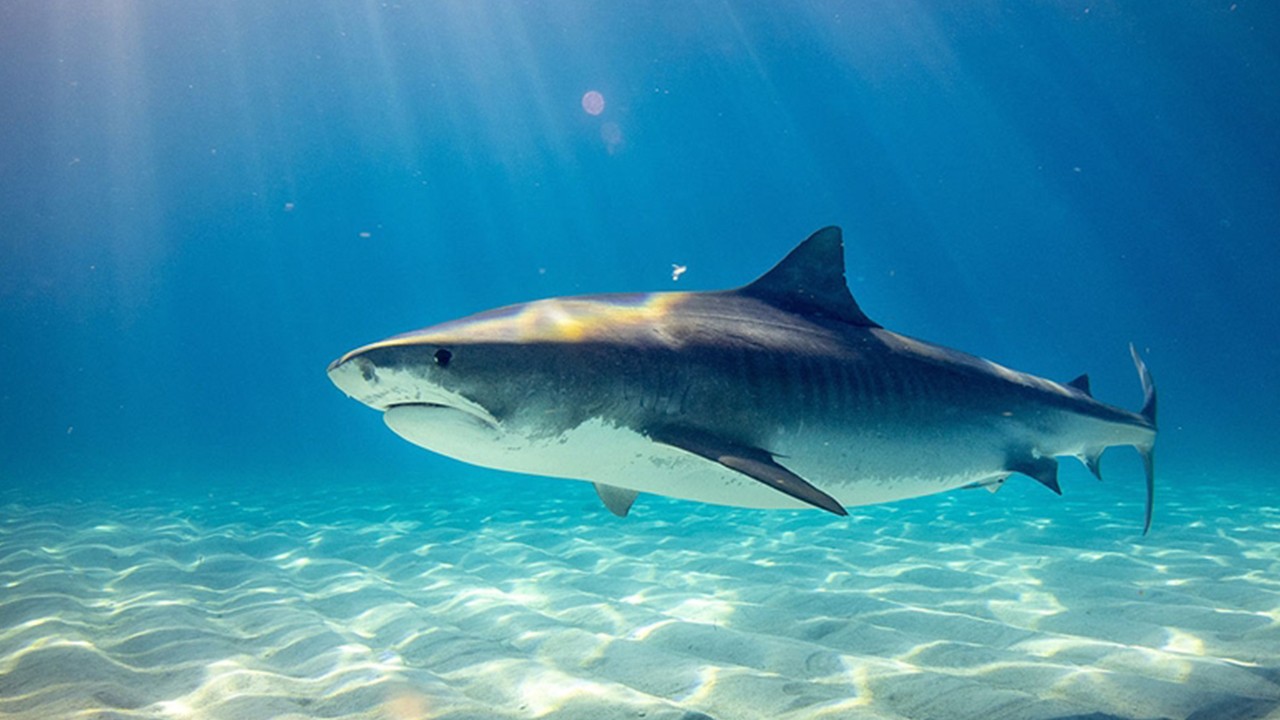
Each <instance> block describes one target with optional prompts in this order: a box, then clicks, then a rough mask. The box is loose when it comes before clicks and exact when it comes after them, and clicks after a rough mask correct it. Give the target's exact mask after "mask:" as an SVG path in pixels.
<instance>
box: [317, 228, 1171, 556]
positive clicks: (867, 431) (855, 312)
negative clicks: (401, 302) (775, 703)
mask: <svg viewBox="0 0 1280 720" xmlns="http://www.w3.org/2000/svg"><path fill="white" fill-rule="evenodd" d="M843 260H844V258H843V243H842V239H841V234H840V231H839V229H838V228H825V229H823V230H820V231H818V232H817V233H815V234H814V235H813V236H811V237H810V238H809V239H808V240H806V241H805V242H804V243H801V244H800V245H799V246H798V247H797V248H796V249H795V250H793V251H792V253H791V254H789V255H788V256H787V257H786V258H785V259H784V260H783V261H782V262H780V263H779V264H778V265H777V266H775V267H774V268H773V269H772V270H770V271H769V272H768V273H766V274H765V275H763V276H762V277H761V278H759V279H758V280H756V281H755V282H753V283H751V284H749V285H747V286H745V287H743V288H739V289H737V290H730V291H719V292H705V293H651V294H630V295H605V296H590V297H578V298H551V299H548V300H541V301H537V302H533V303H527V304H525V305H518V306H512V307H509V308H499V309H497V310H492V311H487V312H484V313H480V314H479V315H476V316H473V317H470V318H463V319H460V320H454V321H450V322H446V323H443V324H441V325H437V326H434V327H431V328H427V329H424V330H420V331H416V332H412V333H406V334H403V335H398V336H395V337H392V338H388V339H387V340H384V341H381V342H376V343H373V344H370V345H366V346H364V347H361V348H359V349H357V350H353V351H351V352H349V353H347V354H345V355H343V356H342V357H341V358H339V359H338V360H337V361H335V362H334V363H333V364H332V365H330V367H329V377H330V379H332V380H333V382H334V384H336V385H337V386H338V387H339V388H340V389H342V390H343V391H344V392H346V393H347V394H348V395H350V396H351V397H353V398H355V399H357V400H359V401H360V402H362V403H364V404H366V405H368V406H370V407H372V408H375V409H378V410H381V411H383V413H384V419H385V421H386V423H387V425H388V426H389V427H390V428H391V429H392V430H393V431H394V432H396V433H397V434H398V435H400V436H402V437H404V438H405V439H406V440H409V441H410V442H412V443H414V444H416V445H419V446H421V447H424V448H427V449H429V450H433V451H435V452H438V453H441V454H444V455H447V456H450V457H453V458H457V459H459V460H462V461H464V462H468V463H472V464H476V465H482V466H485V467H492V468H498V469H503V470H511V471H517V472H523V473H530V474H537V475H548V476H556V477H564V478H569V479H577V480H586V481H590V482H593V483H595V484H596V489H597V492H598V493H599V495H600V497H601V499H602V500H603V501H604V503H605V505H606V507H607V508H608V509H609V510H610V511H612V512H614V513H615V514H618V515H625V514H627V512H628V511H629V510H630V508H631V505H632V503H633V502H634V500H635V498H636V494H637V493H655V494H661V495H668V496H672V497H677V498H685V499H689V500H696V501H701V502H709V503H717V504H724V505H737V506H744V507H757V508H780V507H792V508H794V507H806V506H812V507H818V508H821V509H824V510H827V511H829V512H833V513H836V514H845V506H847V505H863V504H869V503H878V502H887V501H893V500H898V499H903V498H909V497H916V496H919V495H925V494H930V493H936V492H943V491H946V490H950V489H954V488H960V487H984V488H987V489H989V490H996V489H998V488H999V487H1000V486H1001V485H1002V484H1003V482H1004V481H1005V479H1006V478H1008V477H1009V476H1010V475H1013V474H1022V475H1026V476H1029V477H1031V478H1033V479H1035V480H1036V481H1038V482H1040V483H1041V484H1043V485H1045V486H1046V487H1048V488H1049V489H1051V490H1053V491H1054V492H1058V493H1061V489H1060V487H1059V485H1058V479H1057V469H1058V465H1057V460H1056V457H1059V456H1074V457H1077V458H1079V459H1080V460H1081V461H1082V462H1084V464H1085V465H1086V467H1088V468H1089V470H1090V471H1092V472H1093V473H1094V474H1098V458H1099V456H1100V455H1101V454H1102V452H1103V451H1104V450H1105V449H1106V448H1108V447H1112V446H1115V445H1129V446H1132V447H1134V448H1136V449H1137V450H1138V451H1139V453H1140V454H1141V455H1142V456H1143V459H1144V467H1145V469H1146V474H1147V499H1148V502H1147V514H1146V523H1145V527H1149V525H1150V519H1151V506H1152V503H1151V498H1152V487H1153V473H1152V463H1151V458H1152V447H1153V445H1154V443H1155V434H1156V429H1155V408H1156V402H1155V387H1154V384H1153V383H1152V381H1151V376H1150V373H1148V372H1147V370H1146V367H1145V365H1144V364H1143V362H1142V360H1141V358H1140V357H1139V356H1138V355H1137V353H1136V352H1134V353H1133V355H1134V362H1135V364H1136V365H1137V366H1138V369H1139V375H1140V378H1141V381H1142V386H1143V391H1144V395H1145V399H1144V404H1143V408H1142V410H1141V411H1139V412H1129V411H1126V410H1123V409H1120V408H1116V407H1113V406H1111V405H1106V404H1103V403H1100V402H1098V401H1096V400H1094V399H1093V397H1092V395H1091V394H1090V391H1089V382H1088V378H1087V377H1086V376H1081V377H1079V378H1076V379H1075V380H1072V381H1071V382H1069V383H1057V382H1052V381H1050V380H1045V379H1043V378H1038V377H1035V376H1032V375H1028V374H1025V373H1020V372H1017V371H1014V370H1010V369H1008V368H1005V367H1002V366H1000V365H997V364H995V363H992V362H990V361H987V360H983V359H982V358H977V357H974V356H971V355H967V354H964V353H961V352H958V351H955V350H950V349H947V348H944V347H941V346H937V345H933V344H930V343H927V342H923V341H920V340H915V339H912V338H908V337H905V336H903V335H898V334H896V333H893V332H891V331H889V330H886V329H884V328H882V327H881V326H880V325H878V324H876V323H875V322H873V321H871V320H870V319H869V318H867V316H866V315H865V314H863V312H862V310H861V308H860V307H859V306H858V304H857V303H856V302H855V301H854V299H853V297H852V296H851V295H850V294H849V290H848V287H847V285H846V284H845V281H844V270H843V268H844V263H843ZM1144 531H1145V528H1144Z"/></svg>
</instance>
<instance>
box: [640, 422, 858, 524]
mask: <svg viewBox="0 0 1280 720" xmlns="http://www.w3.org/2000/svg"><path fill="white" fill-rule="evenodd" d="M648 435H649V437H650V438H652V439H653V441H654V442H659V443H662V444H664V445H670V446H671V447H675V448H679V449H681V450H684V451H685V452H690V453H693V454H694V455H698V456H699V457H704V458H706V459H707V460H710V461H711V462H715V463H720V464H721V465H723V466H725V467H727V468H729V469H730V470H735V471H737V472H740V473H742V474H743V475H746V476H747V477H749V478H751V479H752V480H755V481H757V482H760V483H763V484H765V485H768V486H769V487H771V488H773V489H774V490H777V491H778V492H780V493H785V494H787V495H790V496H791V497H793V498H795V499H797V500H800V501H802V502H806V503H809V504H810V505H813V506H814V507H817V508H821V509H823V510H826V511H827V512H829V513H834V514H836V515H848V514H849V513H848V511H847V510H845V509H844V507H843V506H842V505H841V504H840V503H839V502H837V501H836V499H835V498H833V497H831V496H830V495H828V494H826V493H824V492H822V491H821V490H819V489H818V488H816V487H814V486H813V485H811V484H809V481H807V480H805V479H804V478H802V477H800V476H799V475H796V474H795V473H793V472H791V471H790V470H788V469H786V468H784V467H782V466H781V465H779V464H778V463H777V462H775V461H774V459H773V455H771V454H770V453H769V452H767V451H765V450H761V449H760V448H757V447H749V446H745V445H740V444H738V443H735V442H732V441H729V440H725V439H723V438H719V437H716V436H715V435H712V434H710V433H706V432H703V431H700V430H692V429H689V428H680V427H663V428H658V429H655V430H651V431H649V433H648Z"/></svg>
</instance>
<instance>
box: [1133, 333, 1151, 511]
mask: <svg viewBox="0 0 1280 720" xmlns="http://www.w3.org/2000/svg"><path fill="white" fill-rule="evenodd" d="M1129 354H1130V355H1132V356H1133V364H1134V365H1136V366H1137V367H1138V377H1139V378H1141V380H1142V410H1141V411H1140V414H1141V415H1142V417H1144V418H1146V420H1147V422H1149V423H1151V429H1152V430H1155V428H1156V384H1155V382H1153V381H1152V380H1151V372H1150V371H1149V370H1147V364H1146V363H1144V362H1142V357H1141V356H1140V355H1138V349H1137V348H1136V347H1134V346H1133V343H1129ZM1154 445H1155V436H1154V435H1152V440H1151V442H1150V443H1148V444H1146V445H1139V446H1137V450H1138V453H1139V454H1140V455H1142V467H1143V469H1144V470H1146V473H1147V514H1146V520H1145V522H1144V523H1143V525H1142V534H1143V535H1146V534H1147V531H1149V530H1150V529H1151V507H1152V504H1153V500H1154V497H1155V486H1156V474H1155V472H1156V471H1155V453H1154Z"/></svg>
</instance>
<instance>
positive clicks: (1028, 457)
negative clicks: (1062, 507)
mask: <svg viewBox="0 0 1280 720" xmlns="http://www.w3.org/2000/svg"><path fill="white" fill-rule="evenodd" d="M1005 469H1006V470H1009V471H1010V472H1016V473H1022V474H1023V475H1026V476H1027V477H1029V478H1031V479H1032V480H1035V481H1036V482H1038V483H1040V484H1041V485H1043V486H1045V487H1047V488H1049V489H1050V490H1052V491H1054V492H1055V493H1057V494H1059V495H1061V494H1062V488H1061V487H1060V486H1059V485H1058V461H1057V460H1056V459H1054V458H1052V457H1048V456H1045V455H1035V454H1032V453H1027V454H1025V455H1018V456H1015V457H1012V458H1010V459H1009V463H1008V465H1006V466H1005Z"/></svg>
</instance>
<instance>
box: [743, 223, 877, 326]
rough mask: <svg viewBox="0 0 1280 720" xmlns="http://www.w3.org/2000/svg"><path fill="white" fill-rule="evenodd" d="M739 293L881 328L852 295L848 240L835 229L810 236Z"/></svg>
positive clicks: (803, 311)
mask: <svg viewBox="0 0 1280 720" xmlns="http://www.w3.org/2000/svg"><path fill="white" fill-rule="evenodd" d="M737 292H739V293H741V294H743V295H749V296H751V297H754V298H758V299H760V300H764V301H765V302H768V303H769V304H771V305H773V306H775V307H778V308H781V309H783V310H787V311H789V312H794V313H799V314H803V315H817V316H820V317H827V318H832V319H835V320H842V321H844V322H847V323H849V324H851V325H860V326H863V327H875V328H878V327H880V326H879V325H878V324H876V323H874V322H872V321H871V319H870V318H868V317H867V316H866V315H864V314H863V313H862V309H861V308H859V307H858V303H857V302H856V301H855V300H854V299H853V294H852V293H850V292H849V285H848V284H847V283H846V282H845V277H844V239H843V236H842V235H841V233H840V228H838V227H835V226H834V225H833V226H831V227H825V228H822V229H821V230H819V231H818V232H816V233H814V234H812V235H810V236H809V239H808V240H805V241H804V242H802V243H800V244H799V245H797V246H796V249H794V250H792V251H791V253H790V254H788V255H787V256H786V257H785V258H783V259H782V262H780V263H778V264H777V265H774V266H773V269H772V270H770V271H769V272H767V273H765V274H764V275H762V276H760V277H759V278H758V279H757V280H756V281H755V282H753V283H751V284H750V285H747V286H745V287H743V288H740V289H739V290H737Z"/></svg>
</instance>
